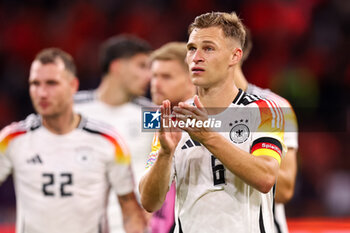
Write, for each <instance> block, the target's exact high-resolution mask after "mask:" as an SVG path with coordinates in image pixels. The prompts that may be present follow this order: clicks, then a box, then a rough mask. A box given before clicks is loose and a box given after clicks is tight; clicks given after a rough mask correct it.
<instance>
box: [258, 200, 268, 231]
mask: <svg viewBox="0 0 350 233" xmlns="http://www.w3.org/2000/svg"><path fill="white" fill-rule="evenodd" d="M259 228H260V233H266V231H265V226H264V219H263V215H262V207H261V205H260V214H259Z"/></svg>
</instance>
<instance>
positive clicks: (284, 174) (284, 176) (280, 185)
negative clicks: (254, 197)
mask: <svg viewBox="0 0 350 233" xmlns="http://www.w3.org/2000/svg"><path fill="white" fill-rule="evenodd" d="M296 153H297V152H296V150H295V149H293V148H288V152H287V153H286V156H285V157H284V158H283V159H282V162H281V167H280V169H279V172H278V178H277V185H276V196H275V200H276V202H278V203H287V202H288V201H289V200H290V199H291V198H292V197H293V194H294V186H295V178H296V173H297V159H296Z"/></svg>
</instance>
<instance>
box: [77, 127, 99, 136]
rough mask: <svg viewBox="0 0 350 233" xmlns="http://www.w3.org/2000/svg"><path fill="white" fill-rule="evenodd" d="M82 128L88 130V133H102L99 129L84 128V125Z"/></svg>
mask: <svg viewBox="0 0 350 233" xmlns="http://www.w3.org/2000/svg"><path fill="white" fill-rule="evenodd" d="M82 130H85V131H88V132H89V133H93V134H99V135H101V134H102V133H101V132H99V131H97V130H92V129H89V128H86V126H84V127H83V128H82Z"/></svg>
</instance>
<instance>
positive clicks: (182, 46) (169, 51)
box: [151, 42, 188, 72]
mask: <svg viewBox="0 0 350 233" xmlns="http://www.w3.org/2000/svg"><path fill="white" fill-rule="evenodd" d="M186 54H187V47H186V43H184V42H170V43H167V44H165V45H163V46H162V47H160V48H159V49H157V50H155V51H154V52H153V53H152V54H151V62H154V61H156V60H160V61H170V60H176V61H178V62H179V63H180V64H181V66H182V67H183V68H184V69H185V70H186V71H187V72H188V65H187V63H186Z"/></svg>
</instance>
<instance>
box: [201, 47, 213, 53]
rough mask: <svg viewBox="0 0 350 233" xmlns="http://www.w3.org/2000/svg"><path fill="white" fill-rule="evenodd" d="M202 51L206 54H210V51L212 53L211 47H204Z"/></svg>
mask: <svg viewBox="0 0 350 233" xmlns="http://www.w3.org/2000/svg"><path fill="white" fill-rule="evenodd" d="M203 49H204V51H207V52H211V51H214V48H213V47H209V46H208V47H204V48H203Z"/></svg>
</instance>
